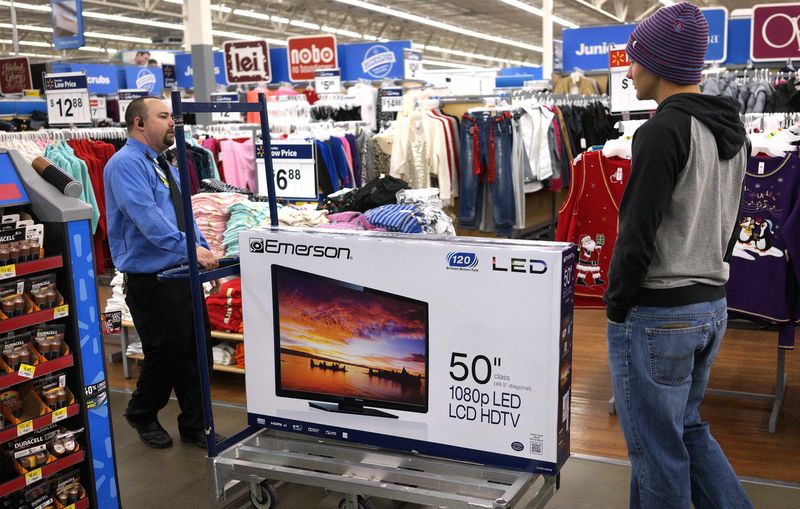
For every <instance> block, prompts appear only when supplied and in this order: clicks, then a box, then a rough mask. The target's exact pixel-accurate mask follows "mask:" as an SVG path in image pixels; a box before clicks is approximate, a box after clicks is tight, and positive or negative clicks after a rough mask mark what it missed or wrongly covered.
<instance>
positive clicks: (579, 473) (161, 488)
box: [111, 390, 800, 509]
mask: <svg viewBox="0 0 800 509" xmlns="http://www.w3.org/2000/svg"><path fill="white" fill-rule="evenodd" d="M128 397H129V393H127V392H123V391H116V390H115V391H112V393H111V412H112V420H113V423H114V442H115V445H116V453H117V468H118V470H119V480H120V483H119V484H120V490H121V497H122V504H123V507H124V508H125V509H161V508H164V507H173V508H176V509H183V508H192V509H203V508H206V507H208V508H211V507H213V506H212V505H211V503H210V501H209V500H210V497H209V494H208V488H207V486H208V484H207V482H206V477H205V476H206V459H205V454H204V452H203V451H202V450H201V449H199V448H198V447H197V446H194V445H189V444H184V443H181V442H180V441H179V440H177V441H176V443H175V445H174V446H173V447H172V448H170V449H162V450H156V449H150V448H148V447H146V446H145V445H144V444H142V443H141V442H139V438H138V437H137V436H136V433H135V432H134V431H133V429H132V428H131V427H130V426H128V425H127V423H125V419H124V417H123V415H122V414H123V412H124V410H125V405H126V404H127V401H128ZM177 413H178V404H177V402H176V401H175V400H171V401H170V403H169V404H168V405H167V408H165V409H164V410H163V411H162V412H161V423H162V425H163V426H164V427H165V428H166V429H167V431H169V432H170V434H171V435H172V437H173V439H176V438H177V427H176V424H175V422H176V421H175V419H176V417H177ZM214 419H215V423H216V425H217V429H218V430H219V431H220V432H221V433H225V434H232V433H235V432H236V431H239V430H241V429H242V428H243V427H244V419H245V410H244V408H241V407H237V406H231V405H215V406H214ZM629 471H630V468H629V467H628V466H627V465H626V464H625V463H624V462H617V463H616V464H611V463H607V462H604V461H596V460H594V459H591V458H588V457H582V458H572V459H570V460H569V461H568V462H567V464H566V466H565V468H564V470H563V472H562V480H561V490H560V491H559V492H558V493H557V494H556V496H555V497H554V498H553V499H552V501H551V502H550V504H548V506H547V508H548V509H582V508H597V507H603V508H609V509H613V508H623V507H627V505H628V496H627V493H628V478H629ZM745 486H746V488H747V491H748V493H749V494H750V496H751V497H752V499H753V503H754V504H755V507H763V508H769V509H796V508H797V500H798V499H800V486H797V487H790V486H777V485H764V484H756V483H750V482H748V483H745ZM277 493H278V500H279V506H278V509H335V508H336V507H337V505H338V503H339V500H340V498H341V496H340V495H339V494H337V493H326V492H325V491H324V490H322V489H317V488H308V487H304V486H298V485H291V484H284V485H281V486H279V487H278V490H277ZM370 502H371V504H372V507H373V509H422V506H419V505H415V504H400V503H395V502H391V501H388V500H375V499H372V500H370ZM231 507H232V508H234V509H244V508H247V507H252V506H251V505H250V504H249V503H244V504H236V505H233V506H231Z"/></svg>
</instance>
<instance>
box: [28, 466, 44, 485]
mask: <svg viewBox="0 0 800 509" xmlns="http://www.w3.org/2000/svg"><path fill="white" fill-rule="evenodd" d="M41 480H42V469H41V468H37V469H36V470H31V471H30V472H28V473H27V474H25V486H29V485H31V484H33V483H35V482H38V481H41Z"/></svg>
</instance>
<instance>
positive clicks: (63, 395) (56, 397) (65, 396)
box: [33, 373, 75, 411]
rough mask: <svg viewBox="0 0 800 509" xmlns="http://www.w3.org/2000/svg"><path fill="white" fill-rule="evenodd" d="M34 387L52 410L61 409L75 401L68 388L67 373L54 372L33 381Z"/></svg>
mask: <svg viewBox="0 0 800 509" xmlns="http://www.w3.org/2000/svg"><path fill="white" fill-rule="evenodd" d="M33 389H34V390H35V391H36V394H38V395H39V398H40V399H41V400H42V401H43V402H44V404H45V406H46V407H47V408H49V409H50V410H52V411H56V410H60V409H62V408H64V407H67V406H69V405H71V404H72V403H74V402H75V398H74V397H73V396H72V393H71V392H70V390H69V389H67V375H66V373H54V374H52V375H48V376H46V377H43V378H39V379H36V380H34V381H33Z"/></svg>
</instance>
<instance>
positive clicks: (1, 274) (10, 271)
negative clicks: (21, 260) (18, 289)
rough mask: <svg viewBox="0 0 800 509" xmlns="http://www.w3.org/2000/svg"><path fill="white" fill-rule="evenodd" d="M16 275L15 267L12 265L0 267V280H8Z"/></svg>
mask: <svg viewBox="0 0 800 509" xmlns="http://www.w3.org/2000/svg"><path fill="white" fill-rule="evenodd" d="M16 275H17V266H16V265H14V264H13V263H12V264H11V265H3V266H2V267H0V279H8V278H10V277H14V276H16Z"/></svg>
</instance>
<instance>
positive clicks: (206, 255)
mask: <svg viewBox="0 0 800 509" xmlns="http://www.w3.org/2000/svg"><path fill="white" fill-rule="evenodd" d="M197 262H198V263H199V264H200V266H201V267H203V268H204V269H206V270H212V269H216V268H217V267H219V261H218V260H217V257H216V256H214V254H213V253H212V252H211V251H209V250H208V249H206V248H204V247H201V246H197Z"/></svg>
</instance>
